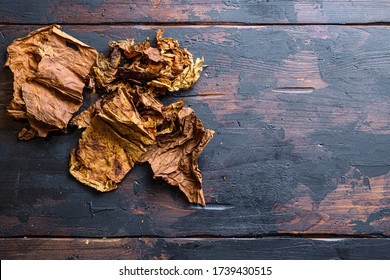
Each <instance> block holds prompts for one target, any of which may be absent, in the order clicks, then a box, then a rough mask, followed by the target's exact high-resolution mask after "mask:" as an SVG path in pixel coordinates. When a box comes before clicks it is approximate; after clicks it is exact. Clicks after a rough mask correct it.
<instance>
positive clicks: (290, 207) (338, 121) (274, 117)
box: [0, 26, 390, 237]
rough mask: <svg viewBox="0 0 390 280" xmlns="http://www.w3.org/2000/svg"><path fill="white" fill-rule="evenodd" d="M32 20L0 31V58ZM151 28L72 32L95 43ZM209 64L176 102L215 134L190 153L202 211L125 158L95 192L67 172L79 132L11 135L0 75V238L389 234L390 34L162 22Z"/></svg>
mask: <svg viewBox="0 0 390 280" xmlns="http://www.w3.org/2000/svg"><path fill="white" fill-rule="evenodd" d="M34 28H35V27H34V26H3V27H0V32H1V34H2V36H0V57H2V58H4V57H5V48H6V46H7V45H8V44H9V43H10V42H11V41H12V40H13V39H15V38H17V37H21V36H24V35H26V34H27V32H28V31H29V30H33V29H34ZM155 29H156V27H154V26H137V27H129V26H71V27H69V26H68V27H67V28H65V31H67V32H69V33H70V34H72V35H74V36H76V37H77V38H79V39H80V40H82V41H84V42H86V43H88V44H91V45H92V46H95V47H96V48H98V50H99V51H104V50H105V51H106V50H107V47H106V44H107V42H108V41H109V40H110V39H118V38H126V37H132V36H135V37H136V39H137V40H141V39H144V38H145V37H147V36H149V37H153V33H154V30H155ZM166 35H167V36H172V37H175V38H177V39H179V40H180V41H181V42H182V43H183V44H184V45H187V46H188V48H189V50H190V51H192V52H193V53H194V55H195V56H202V55H203V56H205V60H206V64H207V65H208V67H207V68H206V69H205V70H204V72H203V74H202V76H201V79H200V80H199V82H198V83H197V84H196V85H195V86H194V87H193V88H192V89H191V90H189V91H187V92H185V93H182V94H174V95H171V96H168V97H166V98H164V100H163V101H164V102H165V103H169V102H173V101H176V100H178V99H180V98H185V100H186V102H187V104H188V105H189V106H191V107H192V108H193V109H194V110H195V111H196V113H197V114H198V116H199V117H200V118H201V119H202V120H203V121H204V123H205V126H206V127H207V128H211V129H214V130H216V135H215V137H214V139H213V140H212V141H211V142H210V144H209V145H208V146H207V147H206V149H205V151H204V153H203V154H202V155H201V157H200V159H199V166H200V169H201V170H202V171H203V178H204V179H203V180H204V192H205V197H206V202H207V204H208V206H207V207H205V208H202V207H198V206H195V205H190V204H188V203H187V202H186V200H185V198H184V196H183V195H182V194H181V193H180V192H179V191H178V190H177V189H176V188H172V187H170V186H168V185H167V184H165V183H164V182H162V181H156V180H153V179H152V173H151V171H150V168H149V167H148V166H146V165H145V166H136V168H134V170H132V171H131V172H130V173H129V174H128V176H127V177H126V178H125V180H124V181H123V182H122V183H121V184H120V186H119V189H118V190H116V191H113V192H110V193H106V194H101V193H96V192H95V191H93V190H90V189H89V188H87V187H84V186H83V185H82V184H80V183H78V182H77V181H76V180H74V179H73V178H72V177H71V176H70V175H69V174H68V171H67V165H68V158H69V152H70V150H71V149H72V147H74V146H75V145H76V143H77V141H78V138H79V136H80V132H79V131H73V130H72V131H70V132H69V133H68V134H67V135H61V134H55V135H52V136H51V137H49V138H48V139H47V140H41V139H36V140H33V141H30V142H19V141H17V140H16V135H17V133H18V131H19V130H20V129H21V128H22V127H23V126H24V124H22V123H19V122H15V121H13V120H12V119H11V118H10V117H9V116H8V114H7V112H6V110H5V106H6V104H8V102H9V100H10V98H11V93H12V88H11V87H12V79H11V77H12V75H11V74H10V73H9V70H7V69H3V70H2V71H1V73H0V105H1V107H0V130H1V134H0V174H1V175H0V185H1V188H2V190H1V193H0V236H3V237H10V236H79V237H104V236H107V237H117V236H145V235H147V236H163V237H169V236H171V237H189V236H190V237H191V236H204V235H213V236H214V235H215V236H263V235H267V234H273V233H300V234H321V235H322V234H325V235H329V234H331V235H334V234H342V235H356V234H359V235H385V236H388V235H389V234H390V208H389V205H390V201H389V197H390V173H389V171H390V150H389V148H388V147H389V143H390V118H389V108H390V106H389V104H390V100H389V99H390V95H389V90H388V89H389V86H390V84H389V83H390V82H389V81H390V79H389V77H390V63H389V62H390V61H389V57H390V49H389V48H388V44H387V42H388V41H389V40H390V30H389V29H388V28H386V27H379V26H378V27H359V26H357V27H343V26H295V27H291V26H268V27H241V28H238V27H229V26H227V27H222V26H219V27H206V26H196V27H172V26H170V27H166Z"/></svg>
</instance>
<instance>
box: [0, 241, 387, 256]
mask: <svg viewBox="0 0 390 280" xmlns="http://www.w3.org/2000/svg"><path fill="white" fill-rule="evenodd" d="M0 246H1V247H2V248H6V249H5V250H3V251H1V252H0V258H1V259H29V260H31V259H33V260H40V259H66V260H99V259H114V260H115V259H144V260H145V259H146V260H149V259H157V260H189V259H190V260H204V259H207V260H220V259H228V260H235V259H240V258H243V257H244V258H245V259H250V260H252V259H269V260H274V259H283V260H287V259H292V258H293V259H299V260H310V259H314V260H323V259H332V260H343V259H348V260H382V259H386V258H387V257H388V248H389V246H390V240H389V239H384V238H379V239H367V238H360V239H355V238H352V239H350V238H347V239H311V238H304V239H302V238H260V239H259V238H238V239H237V238H234V239H231V238H222V239H221V238H172V239H171V238H113V239H88V238H21V239H19V238H6V239H0Z"/></svg>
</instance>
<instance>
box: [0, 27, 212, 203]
mask: <svg viewBox="0 0 390 280" xmlns="http://www.w3.org/2000/svg"><path fill="white" fill-rule="evenodd" d="M163 33H164V31H163V30H162V29H159V30H157V32H156V42H155V43H156V47H152V46H151V44H150V41H149V39H147V40H145V41H144V42H141V43H136V42H135V41H134V39H128V40H119V41H111V42H109V48H110V53H109V55H108V56H105V55H103V54H99V53H98V52H97V51H96V50H95V49H94V48H93V47H90V46H88V45H86V44H84V43H83V42H81V41H79V40H77V39H76V38H73V37H72V36H70V35H68V34H66V33H64V32H63V31H61V30H60V26H58V25H52V26H46V27H43V28H40V29H38V30H36V31H33V32H31V33H30V34H29V35H28V36H26V37H24V38H20V39H17V40H15V41H14V42H13V43H12V44H11V45H10V46H9V47H8V49H7V52H8V57H7V61H6V66H8V67H9V68H10V69H11V71H12V72H13V74H14V93H13V100H12V101H11V103H10V105H9V107H8V112H9V114H10V115H11V116H13V117H14V118H16V119H24V120H27V121H28V122H29V128H28V129H27V128H24V129H23V130H22V131H21V132H20V133H19V135H18V138H19V139H20V140H30V139H32V138H34V137H46V136H47V135H48V133H49V132H50V131H58V130H59V131H66V130H67V127H68V125H69V124H70V125H75V126H77V127H78V128H79V129H84V131H83V132H82V134H81V138H80V140H79V143H78V145H77V147H75V148H74V149H73V150H72V151H71V154H70V162H69V171H70V173H71V174H72V175H73V176H74V177H75V178H76V179H77V180H79V181H80V182H82V183H84V184H85V185H88V186H90V187H92V188H95V189H96V190H99V191H102V192H106V191H110V190H113V189H115V188H117V184H118V183H119V182H121V180H122V179H123V178H124V176H125V175H126V174H127V173H128V172H129V171H130V169H131V168H133V166H134V165H135V164H136V163H144V162H148V163H149V164H150V166H151V168H152V170H153V173H154V177H155V178H157V177H159V178H163V179H164V180H165V181H167V182H168V183H169V184H171V185H173V186H177V187H179V189H180V190H181V191H182V192H184V194H185V195H186V196H187V198H188V200H189V201H190V202H192V203H198V204H201V205H205V199H204V196H203V191H202V174H201V172H200V170H199V168H198V165H197V158H198V157H199V155H200V154H201V152H202V150H203V149H204V147H205V146H206V145H207V143H208V142H209V141H210V139H211V138H212V137H213V134H214V131H212V130H209V129H205V128H204V126H203V123H202V122H201V120H200V119H198V118H197V116H196V115H195V112H194V111H193V110H192V109H191V108H188V107H185V104H184V101H183V100H181V101H178V102H176V103H172V104H170V105H168V106H164V105H163V104H162V103H161V102H160V100H159V99H158V97H159V96H161V95H165V94H167V93H168V92H176V91H180V90H186V89H188V88H189V87H191V86H192V85H193V84H194V83H195V82H196V81H197V80H198V78H199V76H200V73H201V71H202V63H203V58H202V59H199V58H198V59H196V60H195V61H194V59H193V56H192V54H191V53H190V52H189V51H188V50H187V49H186V48H180V45H179V43H178V41H177V40H175V39H173V38H164V37H163ZM86 83H87V86H88V87H89V88H90V89H92V91H94V92H95V91H96V90H97V91H98V92H100V93H102V94H101V95H100V98H99V99H98V100H97V101H96V102H95V103H94V104H93V105H92V106H90V107H89V108H87V109H86V110H84V111H82V112H81V113H79V114H78V115H77V116H74V114H75V113H76V112H78V111H79V109H80V107H81V106H82V105H83V89H84V87H85V85H86Z"/></svg>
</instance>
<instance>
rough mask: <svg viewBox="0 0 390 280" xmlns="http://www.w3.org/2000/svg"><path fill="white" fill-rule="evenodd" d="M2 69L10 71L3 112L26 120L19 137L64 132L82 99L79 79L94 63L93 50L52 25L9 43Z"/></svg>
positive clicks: (82, 86) (80, 79)
mask: <svg viewBox="0 0 390 280" xmlns="http://www.w3.org/2000/svg"><path fill="white" fill-rule="evenodd" d="M7 52H8V57H7V61H6V64H5V65H6V66H8V67H9V68H10V69H11V71H12V72H13V73H14V93H13V100H12V101H11V104H10V105H9V107H8V112H9V113H10V115H11V116H13V117H14V118H16V119H27V120H28V121H29V123H30V127H31V128H30V129H23V130H22V131H21V132H20V133H19V139H23V140H29V139H31V138H33V137H34V136H39V137H45V136H46V135H47V134H48V132H49V131H53V130H62V131H65V130H66V127H67V124H68V122H69V120H70V119H71V117H72V115H73V113H74V112H76V111H77V110H78V109H79V108H80V106H81V104H82V101H83V96H82V92H83V88H84V83H85V81H84V80H85V78H86V77H87V76H88V74H89V73H90V69H91V67H92V65H93V64H94V62H95V58H96V56H97V52H96V50H95V49H94V48H92V47H90V46H88V45H86V44H84V43H82V42H81V41H79V40H77V39H75V38H73V37H72V36H70V35H68V34H66V33H64V32H62V31H61V30H60V26H58V25H52V26H46V27H43V28H40V29H38V30H36V31H33V32H31V33H30V34H28V35H27V36H26V37H24V38H20V39H17V40H15V41H14V42H13V43H12V44H11V45H9V46H8V48H7Z"/></svg>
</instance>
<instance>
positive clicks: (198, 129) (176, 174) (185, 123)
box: [138, 101, 214, 205]
mask: <svg viewBox="0 0 390 280" xmlns="http://www.w3.org/2000/svg"><path fill="white" fill-rule="evenodd" d="M163 114H164V117H165V118H164V124H163V126H162V128H161V129H160V130H159V131H158V132H157V139H156V144H155V145H153V146H150V147H148V149H147V151H146V153H145V154H143V155H142V157H141V158H139V160H138V161H139V162H146V161H147V162H149V164H150V165H151V167H152V170H153V173H154V177H160V178H163V179H164V180H165V181H167V182H168V183H169V184H171V185H173V186H177V187H179V189H180V190H181V191H182V192H183V193H184V194H185V195H186V196H187V198H188V200H189V201H190V202H192V203H198V204H201V205H205V204H206V203H205V199H204V196H203V191H202V174H201V172H200V170H199V168H198V164H197V159H198V157H199V155H200V154H201V153H202V151H203V149H204V148H205V146H206V145H207V143H208V142H209V141H210V140H211V138H212V137H213V134H214V131H212V130H209V129H204V126H203V123H202V122H201V120H200V119H198V118H197V117H196V115H195V112H194V111H193V110H192V109H191V108H184V101H179V102H176V103H173V104H171V105H169V106H167V107H164V108H163Z"/></svg>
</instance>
